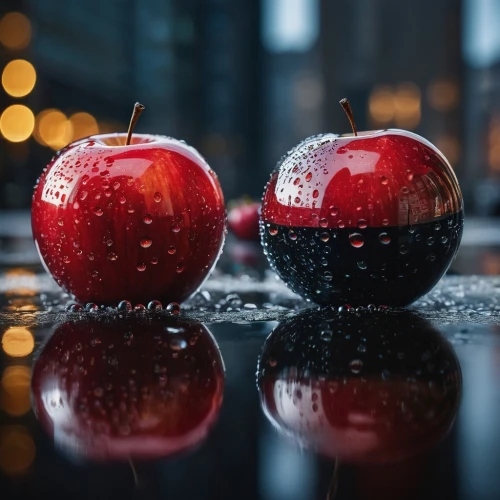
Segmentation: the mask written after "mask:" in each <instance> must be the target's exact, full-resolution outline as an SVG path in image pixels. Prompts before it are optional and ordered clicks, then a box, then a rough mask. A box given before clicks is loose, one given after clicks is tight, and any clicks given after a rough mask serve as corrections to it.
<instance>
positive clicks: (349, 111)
mask: <svg viewBox="0 0 500 500" xmlns="http://www.w3.org/2000/svg"><path fill="white" fill-rule="evenodd" d="M339 104H340V105H341V106H342V109H343V110H344V111H345V114H346V115H347V118H349V123H350V124H351V127H352V132H353V134H354V136H357V135H358V131H357V129H356V123H355V122H354V116H353V114H352V108H351V105H350V104H349V101H348V100H347V99H346V98H345V97H344V98H343V99H341V100H340V101H339Z"/></svg>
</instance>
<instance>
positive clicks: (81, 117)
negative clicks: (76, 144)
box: [69, 112, 99, 141]
mask: <svg viewBox="0 0 500 500" xmlns="http://www.w3.org/2000/svg"><path fill="white" fill-rule="evenodd" d="M69 121H70V122H71V126H72V127H73V141H76V140H77V139H82V138H83V137H88V136H89V135H95V134H98V133H99V126H98V125H97V121H96V119H95V118H94V117H93V116H92V115H90V114H89V113H83V112H81V113H74V114H73V115H71V116H70V118H69Z"/></svg>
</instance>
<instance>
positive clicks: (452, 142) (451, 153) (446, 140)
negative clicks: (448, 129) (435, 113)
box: [434, 134, 461, 167]
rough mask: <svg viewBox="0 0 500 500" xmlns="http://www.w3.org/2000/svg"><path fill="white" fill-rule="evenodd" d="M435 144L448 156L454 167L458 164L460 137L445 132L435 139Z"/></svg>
mask: <svg viewBox="0 0 500 500" xmlns="http://www.w3.org/2000/svg"><path fill="white" fill-rule="evenodd" d="M434 144H435V146H436V147H437V148H438V149H439V150H440V151H441V152H442V153H443V154H444V155H445V156H446V158H447V159H448V161H449V162H450V165H451V166H452V167H454V166H456V164H457V163H458V160H459V159H460V153H461V151H460V141H459V140H458V137H456V136H454V135H451V134H443V135H441V136H439V137H437V138H436V140H435V141H434Z"/></svg>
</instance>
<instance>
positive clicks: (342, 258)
mask: <svg viewBox="0 0 500 500" xmlns="http://www.w3.org/2000/svg"><path fill="white" fill-rule="evenodd" d="M344 105H345V103H344ZM348 116H349V117H350V118H352V114H351V112H350V108H349V107H348ZM353 130H354V135H351V134H349V135H347V136H342V137H339V136H336V135H333V134H326V135H324V136H316V137H313V138H310V139H307V140H306V141H304V142H303V143H301V144H299V145H298V146H297V147H296V148H295V149H293V150H292V151H291V152H290V153H289V154H288V155H286V156H285V157H284V158H283V159H282V160H281V161H280V162H279V164H278V167H277V169H276V171H275V172H274V173H273V174H272V175H271V179H270V181H269V183H268V184H267V187H266V190H265V192H264V198H263V204H262V219H261V237H262V244H263V245H264V252H265V253H266V255H267V257H268V260H269V262H270V264H271V266H272V267H273V269H274V270H275V271H276V272H277V274H278V275H279V276H280V277H281V278H282V279H283V280H284V281H285V283H287V285H288V286H289V287H290V288H291V289H292V290H293V291H295V292H296V293H298V294H300V295H302V296H303V297H305V298H306V299H309V300H312V301H314V302H317V303H320V304H338V305H341V304H345V303H348V304H351V305H367V304H369V303H374V304H378V305H381V304H384V305H389V306H405V305H408V304H410V303H412V302H414V301H415V300H417V299H418V298H420V297H421V296H422V295H424V294H425V293H427V292H429V291H430V290H431V289H432V288H433V287H434V286H435V285H436V283H437V282H438V281H439V279H440V278H441V277H442V276H443V274H444V273H445V272H446V270H447V269H448V267H449V265H450V263H451V262H452V260H453V258H454V256H455V254H456V252H457V250H458V247H459V244H460V240H461V235H462V226H463V205H462V195H461V192H460V188H459V186H458V182H457V179H456V177H455V174H454V173H453V170H452V168H451V167H450V165H449V163H448V161H447V160H446V158H445V157H444V156H443V155H442V154H441V153H440V152H439V151H438V149H437V148H436V147H435V146H433V145H432V144H431V143H430V142H428V141H427V140H425V139H424V138H422V137H420V136H418V135H416V134H414V133H411V132H407V131H404V130H392V129H389V130H379V131H374V132H362V133H359V134H358V133H357V131H356V130H355V127H353Z"/></svg>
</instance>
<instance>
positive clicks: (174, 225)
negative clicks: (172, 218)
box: [172, 222, 181, 233]
mask: <svg viewBox="0 0 500 500" xmlns="http://www.w3.org/2000/svg"><path fill="white" fill-rule="evenodd" d="M180 230H181V225H180V224H179V223H178V222H172V232H173V233H178V232H179V231H180Z"/></svg>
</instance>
